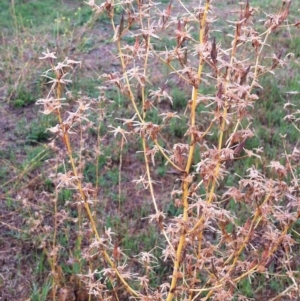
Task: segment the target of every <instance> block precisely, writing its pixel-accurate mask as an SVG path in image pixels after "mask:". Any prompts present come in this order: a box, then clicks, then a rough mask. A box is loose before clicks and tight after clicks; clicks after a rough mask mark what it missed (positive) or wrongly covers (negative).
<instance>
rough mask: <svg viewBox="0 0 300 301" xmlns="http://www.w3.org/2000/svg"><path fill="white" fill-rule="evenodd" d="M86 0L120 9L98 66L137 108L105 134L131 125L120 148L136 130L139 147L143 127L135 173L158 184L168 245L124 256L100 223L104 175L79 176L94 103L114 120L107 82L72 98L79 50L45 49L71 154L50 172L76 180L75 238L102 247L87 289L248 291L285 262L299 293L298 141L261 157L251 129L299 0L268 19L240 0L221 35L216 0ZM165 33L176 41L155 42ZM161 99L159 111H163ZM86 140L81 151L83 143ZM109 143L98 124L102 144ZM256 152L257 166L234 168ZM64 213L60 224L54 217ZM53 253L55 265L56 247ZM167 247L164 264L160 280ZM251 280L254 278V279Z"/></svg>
mask: <svg viewBox="0 0 300 301" xmlns="http://www.w3.org/2000/svg"><path fill="white" fill-rule="evenodd" d="M87 4H88V5H90V6H91V8H92V9H93V10H94V11H95V16H98V15H100V14H105V15H106V17H108V19H109V20H110V22H111V28H112V43H114V45H115V60H116V61H118V62H119V66H120V67H119V69H117V70H116V69H115V70H114V71H111V72H109V73H106V74H102V75H101V79H102V80H103V85H102V88H101V89H103V90H104V89H108V88H110V87H112V86H113V87H115V88H116V89H117V90H118V91H119V93H120V95H122V97H123V98H124V99H127V100H128V101H129V106H130V108H131V109H127V108H126V110H125V107H124V108H122V107H121V108H120V110H122V109H123V110H124V112H125V113H127V112H129V113H128V116H124V114H123V115H119V116H118V117H117V118H116V123H117V126H111V127H110V128H109V135H110V137H114V138H115V139H121V150H122V149H123V147H124V145H126V144H127V145H128V148H129V150H130V149H131V148H132V149H133V150H134V149H135V148H134V147H132V146H131V145H130V143H131V141H133V139H134V138H133V137H136V138H135V139H137V140H138V141H140V146H141V149H140V151H141V152H142V154H143V162H144V167H143V172H142V174H139V173H138V172H139V171H138V170H136V174H135V178H136V179H135V181H134V183H135V184H137V185H141V186H142V187H143V188H144V189H145V192H144V194H145V195H146V194H148V195H150V197H151V200H152V205H153V206H152V208H153V212H152V213H151V214H150V215H149V216H148V218H147V223H149V224H151V223H153V224H155V225H156V226H157V237H158V239H159V241H160V244H159V246H160V248H161V252H160V253H161V254H160V257H159V258H157V257H156V255H155V254H157V253H155V252H154V250H155V249H156V248H155V246H153V249H152V250H150V251H149V250H141V252H140V253H139V254H130V256H129V257H128V256H126V255H125V252H124V250H122V247H121V246H120V245H118V244H117V243H116V242H115V241H116V239H115V238H114V232H113V231H114V230H113V229H110V228H104V229H103V227H102V228H101V227H99V224H98V221H97V218H96V214H94V213H93V210H94V209H95V207H96V206H101V196H99V195H98V194H97V193H95V191H97V189H98V188H97V187H91V185H90V184H89V183H85V182H84V181H83V176H82V170H83V166H84V164H86V162H87V159H86V158H84V155H83V154H84V152H83V150H84V149H85V147H84V139H85V137H86V136H85V135H86V132H87V131H88V129H89V128H93V127H95V125H93V124H92V123H91V122H90V119H89V114H90V107H93V108H98V110H99V112H100V113H99V116H101V118H100V119H99V120H98V121H99V124H100V125H99V126H98V127H100V126H101V124H103V125H104V126H105V123H104V117H103V116H102V113H103V108H102V103H103V99H102V98H101V97H102V96H103V94H101V95H102V96H101V95H100V96H99V98H98V99H94V100H90V99H87V98H84V97H82V98H80V99H79V100H78V108H77V109H76V110H75V111H74V112H67V111H65V108H64V106H63V105H64V99H63V97H64V93H65V92H66V88H65V86H66V85H67V84H68V82H69V81H70V80H69V79H67V78H68V72H69V71H70V70H72V68H73V67H74V66H75V65H77V64H79V62H77V61H72V60H69V59H66V60H65V61H63V62H62V63H58V64H57V65H55V63H54V60H55V59H56V57H55V55H54V53H51V52H48V53H45V55H44V57H43V58H44V59H47V60H48V61H49V62H50V63H51V69H50V70H49V71H48V73H47V74H46V76H49V77H50V75H49V73H50V72H52V74H53V75H54V76H53V78H52V79H51V81H50V82H51V83H52V87H51V90H50V92H49V94H48V96H47V97H46V98H45V99H42V100H39V101H38V103H39V104H43V105H44V114H50V113H52V114H56V115H57V117H58V120H59V123H58V125H57V126H56V127H54V128H51V129H50V131H51V132H53V133H55V135H56V137H57V138H56V139H55V140H53V142H52V146H53V148H54V149H56V151H57V152H59V156H62V157H63V156H65V157H66V156H67V158H68V159H66V158H65V160H67V161H68V162H67V164H66V169H65V172H63V173H57V174H56V175H55V176H53V177H54V178H55V183H56V190H60V189H61V188H62V187H71V188H72V189H74V191H76V193H75V194H74V204H76V206H77V210H78V219H77V220H76V221H77V222H78V229H80V233H81V234H80V235H79V241H81V240H82V236H84V233H88V235H89V245H88V247H86V246H83V245H81V244H80V243H79V244H78V250H79V253H80V252H81V253H80V254H81V255H80V256H83V257H84V259H85V260H86V262H92V261H93V264H89V267H90V269H89V270H87V268H86V269H84V268H82V270H81V272H80V275H79V278H80V281H81V283H82V285H85V286H86V288H87V289H88V290H89V294H90V298H92V296H93V298H94V297H97V298H98V299H97V300H128V298H132V299H140V300H167V301H171V300H248V299H249V300H250V299H251V297H252V296H253V294H254V293H253V291H256V290H258V291H259V290H260V288H261V287H262V286H264V285H265V284H266V283H271V281H273V280H274V281H275V282H276V279H277V278H280V277H283V276H284V277H286V279H288V280H287V283H289V285H288V286H287V287H285V288H284V289H283V290H282V292H278V294H279V295H278V296H277V297H280V296H283V295H284V296H289V297H290V298H291V299H293V298H295V296H296V295H295V294H296V292H297V285H298V284H297V278H298V277H299V276H298V272H297V267H298V268H299V264H298V262H297V259H295V258H294V257H293V250H294V248H295V247H294V245H295V239H294V238H293V235H292V233H291V230H292V228H293V226H294V225H295V223H297V221H298V219H299V217H300V209H299V208H300V203H299V197H300V196H299V174H297V170H298V171H299V150H298V149H297V148H296V147H295V148H294V150H293V152H292V153H291V154H288V151H287V149H286V148H284V151H283V153H284V156H283V158H282V159H281V160H280V161H279V160H277V159H274V161H271V162H269V163H268V164H267V166H266V168H264V169H262V168H261V167H262V163H261V156H262V155H263V152H264V150H263V146H259V147H258V148H252V149H249V148H248V147H247V145H248V141H250V140H251V138H252V137H253V136H254V135H255V132H254V129H253V126H252V124H251V120H252V116H253V114H255V113H256V112H255V106H256V103H257V102H259V101H260V99H259V93H258V92H257V91H259V90H260V89H262V87H261V86H260V79H261V78H262V76H264V75H265V74H267V73H273V71H274V70H275V69H276V68H277V67H282V66H284V65H285V64H286V61H287V57H285V56H284V55H280V54H278V53H277V54H276V51H275V52H274V54H273V50H270V48H269V45H268V41H269V38H270V37H271V36H272V35H273V34H274V33H277V32H279V31H280V30H281V29H282V28H284V27H287V25H286V24H287V23H286V20H287V19H288V15H289V9H290V5H291V1H283V2H282V6H281V7H280V8H279V11H278V12H277V13H276V14H273V15H265V19H264V21H263V23H262V22H261V21H260V22H258V21H257V19H255V15H256V14H257V13H258V10H257V9H256V8H253V7H251V5H250V3H249V1H246V2H245V3H243V4H240V7H239V9H238V10H237V11H236V12H235V14H234V15H233V17H232V18H231V20H228V21H227V23H228V25H229V29H230V31H231V33H230V34H228V35H227V36H226V41H228V39H230V40H231V41H230V43H225V42H224V44H225V45H222V44H221V42H220V41H218V36H219V35H218V29H219V28H218V16H217V15H216V10H217V8H218V6H219V5H220V4H219V3H218V2H217V1H212V0H206V1H204V3H200V4H199V5H197V6H195V7H192V5H189V3H185V2H183V1H181V0H178V1H171V2H170V3H168V4H166V5H161V4H159V3H154V2H152V1H142V0H138V1H132V0H129V1H120V2H116V1H112V0H109V1H104V2H102V3H99V4H97V3H96V1H94V0H91V1H89V2H88V3H87ZM295 25H297V24H295ZM289 26H293V25H289ZM161 40H163V41H169V40H171V41H173V45H171V46H166V47H164V45H163V47H158V45H159V43H160V41H161ZM128 41H130V42H128ZM112 69H113V68H112ZM166 70H167V72H166ZM166 73H167V74H166ZM157 77H159V80H158V79H157ZM175 86H177V87H179V88H180V89H181V90H182V91H184V93H185V94H186V95H188V96H187V100H186V103H184V109H181V110H179V111H178V112H177V111H175V110H174V109H173V97H172V89H174V88H175ZM205 91H209V92H208V93H206V92H205ZM95 104H96V106H95ZM153 112H156V113H157V114H156V116H158V118H157V120H155V121H153V118H152V116H153ZM293 116H294V117H295V115H293ZM290 117H291V116H290ZM181 120H185V133H184V135H182V137H180V138H178V139H169V137H170V135H169V133H170V131H171V132H172V129H171V130H170V128H171V127H172V124H174V122H175V123H176V122H179V121H181ZM293 120H294V119H293ZM96 128H97V125H96ZM74 137H77V138H76V139H75V138H74ZM78 137H80V138H78ZM79 140H80V141H79ZM137 140H134V141H137ZM57 145H60V149H59V150H58V149H57ZM78 149H79V150H80V154H79V155H78V154H77V155H74V152H75V151H76V150H78ZM100 149H101V138H99V139H98V141H97V143H96V145H95V154H94V155H95V156H97V154H98V153H97V152H100ZM134 154H135V150H134V151H133V155H134ZM158 157H159V158H160V160H162V161H163V164H165V166H166V169H167V173H168V172H169V173H170V174H172V175H173V176H174V179H175V180H176V181H175V183H176V185H174V189H173V190H171V191H169V192H168V196H169V197H168V200H163V202H164V204H165V203H166V202H168V203H172V204H173V206H175V207H176V208H178V210H179V214H174V215H173V216H169V215H167V213H166V212H165V211H164V207H163V205H162V203H161V202H162V200H161V197H160V195H159V194H158V193H157V190H156V187H157V185H156V184H157V181H156V176H155V175H156V173H155V171H156V169H157V168H158V163H157V158H158ZM249 158H252V161H251V162H252V163H253V166H251V167H249V168H247V169H246V170H245V169H244V170H243V169H242V172H243V173H241V172H240V173H239V174H235V168H237V166H243V162H246V161H247V160H249ZM247 162H248V161H247ZM121 166H122V165H121V163H120V169H121ZM239 170H241V169H239ZM229 179H231V180H230V181H229ZM134 183H133V184H132V185H135V184H134ZM228 183H230V185H229V186H228ZM164 195H166V194H164ZM125 198H126V197H125ZM130 201H131V200H130V199H126V200H125V202H130ZM97 204H98V205H97ZM133 206H134V204H133ZM120 212H122V205H121V206H120ZM176 212H177V211H176ZM57 214H58V213H57ZM55 224H56V225H58V226H57V227H56V228H55V229H59V221H58V220H57V221H56V223H55ZM100 228H101V229H100ZM80 237H81V238H80ZM53 249H55V242H54V244H53ZM129 252H130V251H129ZM48 253H49V254H50V255H49V256H50V262H52V269H53V275H57V270H56V269H57V265H56V264H55V262H56V259H55V255H53V254H54V253H55V252H54V253H53V252H48ZM51 254H52V255H51ZM55 254H56V253H55ZM95 258H96V261H97V262H96V263H95ZM161 261H164V262H166V263H167V266H168V269H166V270H164V274H163V277H160V278H159V279H162V282H161V283H159V284H157V283H155V282H154V280H155V279H156V273H157V271H158V270H159V268H158V267H157V265H159V263H160V262H161ZM132 262H134V264H132ZM153 283H155V285H153ZM245 283H247V284H248V285H251V286H252V289H251V290H253V291H251V290H250V292H246V291H245V289H243V285H245ZM54 284H55V285H56V286H57V285H58V281H56V280H54ZM54 295H55V293H53V296H54ZM274 300H275V299H274Z"/></svg>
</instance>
